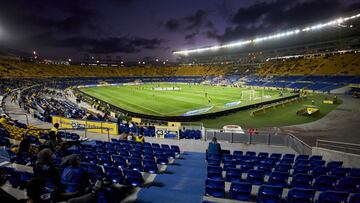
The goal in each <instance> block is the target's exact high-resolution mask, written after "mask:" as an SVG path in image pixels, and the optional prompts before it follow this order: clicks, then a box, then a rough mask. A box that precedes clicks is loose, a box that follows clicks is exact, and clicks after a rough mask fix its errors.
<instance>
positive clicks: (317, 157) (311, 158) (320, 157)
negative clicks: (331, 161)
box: [309, 155, 322, 161]
mask: <svg viewBox="0 0 360 203" xmlns="http://www.w3.org/2000/svg"><path fill="white" fill-rule="evenodd" d="M309 160H310V161H321V160H322V156H320V155H313V156H311V157H310V158H309Z"/></svg>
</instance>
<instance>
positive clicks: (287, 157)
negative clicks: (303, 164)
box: [283, 154, 295, 160]
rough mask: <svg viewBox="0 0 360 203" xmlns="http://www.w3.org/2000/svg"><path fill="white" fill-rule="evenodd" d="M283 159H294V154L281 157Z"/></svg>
mask: <svg viewBox="0 0 360 203" xmlns="http://www.w3.org/2000/svg"><path fill="white" fill-rule="evenodd" d="M283 159H293V160H294V159H295V154H285V155H284V156H283Z"/></svg>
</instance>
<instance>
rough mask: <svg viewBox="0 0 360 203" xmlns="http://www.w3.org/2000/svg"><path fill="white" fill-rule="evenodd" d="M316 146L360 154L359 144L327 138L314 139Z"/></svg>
mask: <svg viewBox="0 0 360 203" xmlns="http://www.w3.org/2000/svg"><path fill="white" fill-rule="evenodd" d="M316 147H319V148H325V149H331V150H335V151H341V152H345V153H351V154H360V144H354V143H346V142H337V141H329V140H316Z"/></svg>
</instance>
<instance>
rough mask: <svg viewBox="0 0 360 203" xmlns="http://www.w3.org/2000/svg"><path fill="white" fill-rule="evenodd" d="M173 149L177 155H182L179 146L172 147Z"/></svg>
mask: <svg viewBox="0 0 360 203" xmlns="http://www.w3.org/2000/svg"><path fill="white" fill-rule="evenodd" d="M171 149H172V150H173V151H174V152H175V153H177V154H180V148H179V146H177V145H171Z"/></svg>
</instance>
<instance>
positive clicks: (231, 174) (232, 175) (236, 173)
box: [225, 168, 242, 182]
mask: <svg viewBox="0 0 360 203" xmlns="http://www.w3.org/2000/svg"><path fill="white" fill-rule="evenodd" d="M241 174H242V173H241V169H239V168H228V169H227V170H226V176H225V180H226V181H228V182H234V181H241Z"/></svg>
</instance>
